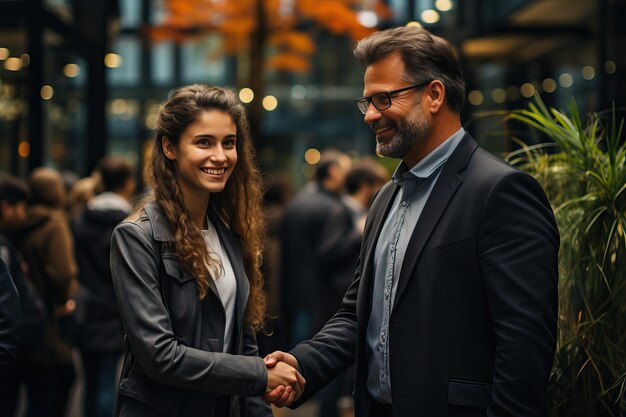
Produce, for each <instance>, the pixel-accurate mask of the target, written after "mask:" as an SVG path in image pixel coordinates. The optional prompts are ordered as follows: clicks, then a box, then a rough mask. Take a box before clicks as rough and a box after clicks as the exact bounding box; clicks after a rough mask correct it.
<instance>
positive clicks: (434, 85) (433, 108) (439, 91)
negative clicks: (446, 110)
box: [428, 80, 446, 113]
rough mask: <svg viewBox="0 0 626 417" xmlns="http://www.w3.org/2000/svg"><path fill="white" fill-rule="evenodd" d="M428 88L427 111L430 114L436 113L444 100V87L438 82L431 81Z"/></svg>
mask: <svg viewBox="0 0 626 417" xmlns="http://www.w3.org/2000/svg"><path fill="white" fill-rule="evenodd" d="M429 87H430V88H428V99H429V100H428V109H429V110H430V112H431V113H437V112H438V111H439V110H440V109H441V107H442V106H443V103H444V102H445V98H446V87H445V86H444V85H443V83H442V82H441V81H439V80H433V81H432V82H431V83H430V86H429Z"/></svg>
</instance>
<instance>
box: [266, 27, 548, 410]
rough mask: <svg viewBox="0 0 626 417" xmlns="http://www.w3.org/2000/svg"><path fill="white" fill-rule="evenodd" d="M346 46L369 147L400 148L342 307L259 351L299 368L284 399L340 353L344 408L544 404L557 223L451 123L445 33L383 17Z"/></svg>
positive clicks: (531, 189) (451, 60) (453, 111)
mask: <svg viewBox="0 0 626 417" xmlns="http://www.w3.org/2000/svg"><path fill="white" fill-rule="evenodd" d="M355 56H356V57H357V59H358V60H359V61H361V62H362V63H363V64H364V65H365V67H366V70H365V77H364V96H365V97H363V98H360V99H357V100H356V103H357V106H358V107H359V109H360V110H361V112H362V113H363V114H364V121H365V123H367V124H368V125H369V126H370V127H371V128H372V129H373V130H374V132H375V134H376V145H377V151H378V153H379V154H382V155H384V156H389V157H397V158H401V159H402V161H401V162H400V164H399V166H398V168H397V170H396V172H395V173H394V175H393V179H392V181H390V182H389V183H388V184H386V185H385V186H384V187H383V189H382V190H381V191H380V192H379V194H378V195H377V197H376V199H375V201H374V202H373V205H372V207H371V209H370V212H369V216H368V220H367V224H366V226H365V234H364V238H363V245H362V248H361V255H360V261H359V265H358V267H357V271H356V273H355V280H354V281H353V283H352V285H351V286H350V288H349V289H348V291H347V292H346V294H345V297H344V300H343V304H342V307H341V309H340V310H339V311H338V312H337V313H336V314H335V315H334V316H333V318H332V319H331V320H330V321H328V323H327V324H326V325H325V326H324V328H323V329H322V330H321V331H320V332H319V333H318V334H317V335H316V336H314V337H313V339H311V340H309V341H305V342H303V343H301V344H299V345H298V346H296V347H295V348H294V349H293V350H291V351H290V352H289V353H284V352H274V353H273V354H271V355H269V357H268V358H267V359H266V362H267V363H268V366H271V365H272V364H273V363H275V362H276V361H279V360H283V361H285V362H287V363H290V364H292V365H294V366H297V367H298V369H299V371H300V372H301V373H302V375H303V376H304V377H305V379H306V381H307V386H306V391H305V392H304V394H303V396H302V398H300V399H299V400H298V402H297V403H295V404H294V405H295V406H297V405H299V404H300V403H301V402H303V401H306V399H308V398H309V397H310V395H311V394H312V393H314V392H315V391H316V390H317V389H319V388H320V387H321V386H323V385H325V384H327V383H328V382H329V381H330V380H331V379H332V378H334V377H335V375H337V374H338V373H339V372H341V371H342V370H343V369H345V368H346V367H348V366H349V365H351V364H353V363H354V364H355V386H354V390H355V391H354V396H355V407H356V415H357V417H379V416H394V417H409V416H411V417H414V416H425V417H434V416H436V417H448V416H449V417H453V416H490V417H496V416H519V417H530V416H547V415H548V411H547V402H546V391H547V383H548V377H549V374H550V369H551V366H552V359H553V355H554V350H555V344H556V342H555V340H556V314H557V253H558V247H559V235H558V230H557V227H556V224H555V220H554V216H553V214H552V211H551V209H550V204H549V202H548V200H547V198H546V196H545V194H544V192H543V190H542V189H541V187H540V186H539V184H538V183H537V182H536V181H535V180H534V179H533V178H532V177H531V176H529V175H527V174H525V173H523V172H520V171H517V170H515V169H514V168H512V167H510V166H508V165H507V164H506V163H504V162H503V161H501V160H499V159H498V158H496V157H494V156H492V155H490V154H488V153H487V152H486V151H485V150H483V149H482V148H480V147H479V146H478V144H477V143H476V142H475V141H474V139H472V137H471V136H470V135H469V134H468V133H467V132H465V130H464V129H463V128H462V127H461V122H460V111H461V107H462V105H463V101H464V97H465V83H464V80H463V78H462V75H461V69H460V65H459V63H458V61H457V60H456V58H455V56H454V53H453V50H452V48H451V46H450V45H449V43H448V42H447V41H445V40H444V39H442V38H439V37H436V36H433V35H431V34H430V33H429V32H428V31H426V30H424V29H418V28H414V27H402V28H394V29H389V30H386V31H382V32H377V33H375V34H373V35H371V36H369V37H368V38H366V39H364V40H362V41H361V42H359V44H358V45H357V47H356V49H355ZM284 397H285V396H283V397H280V396H277V395H275V396H273V395H266V400H267V401H273V402H275V403H276V404H277V405H282V406H284V405H290V404H291V402H290V399H286V400H285V398H284Z"/></svg>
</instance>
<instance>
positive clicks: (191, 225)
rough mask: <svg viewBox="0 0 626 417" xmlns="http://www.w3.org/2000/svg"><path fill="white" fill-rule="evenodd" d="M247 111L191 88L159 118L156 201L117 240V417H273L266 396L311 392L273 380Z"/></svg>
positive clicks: (291, 375) (226, 95)
mask: <svg viewBox="0 0 626 417" xmlns="http://www.w3.org/2000/svg"><path fill="white" fill-rule="evenodd" d="M255 165H256V164H255V161H254V150H253V148H252V138H251V136H250V130H249V125H248V121H247V118H246V113H245V109H244V108H243V106H242V105H241V104H240V103H239V101H238V99H237V98H236V96H235V95H234V94H233V93H232V92H231V91H229V90H225V89H222V88H218V87H212V86H207V85H191V86H187V87H183V88H181V89H178V90H176V91H174V92H173V93H172V95H171V96H170V98H169V100H167V102H165V104H163V105H162V106H161V107H160V109H159V111H158V114H157V120H156V132H155V135H154V141H153V147H152V156H151V160H150V162H149V163H148V171H147V181H148V182H149V183H150V185H151V188H152V189H153V190H154V195H153V196H151V197H150V198H149V199H148V200H146V201H145V203H144V204H143V205H142V206H141V207H140V208H139V209H138V210H137V211H136V212H135V213H134V214H133V215H131V217H129V218H128V219H127V220H126V221H124V222H123V223H121V224H120V225H119V226H118V227H117V228H116V229H115V231H114V232H113V238H112V242H111V273H112V276H113V287H114V290H115V296H116V298H117V302H118V306H119V309H120V313H121V317H122V322H123V324H124V329H125V331H126V335H127V341H128V349H127V351H126V354H125V358H124V364H123V367H122V376H121V381H120V383H119V386H118V393H117V404H116V410H115V415H116V416H132V417H142V416H186V417H194V416H198V417H200V416H207V417H243V416H259V417H263V416H266V417H269V416H271V415H272V410H271V408H270V407H269V405H267V404H266V403H264V402H263V400H262V399H261V398H260V397H259V396H260V395H262V394H264V393H265V392H266V391H267V390H271V389H274V388H276V389H275V390H274V391H272V392H277V393H278V395H282V394H286V396H287V397H290V396H292V397H293V396H294V395H296V394H299V392H300V391H301V385H303V384H304V381H303V380H302V378H301V376H300V375H299V374H298V372H297V371H296V370H295V369H293V368H292V367H290V366H284V367H282V368H276V369H273V368H272V369H271V370H267V368H266V366H265V364H264V362H263V359H261V358H260V357H259V356H258V349H257V344H256V339H255V334H254V331H255V330H262V328H263V325H264V321H265V296H264V294H263V279H262V275H261V272H260V263H261V262H260V261H261V259H260V255H261V251H262V229H263V226H262V222H263V218H262V213H261V191H262V190H261V182H260V175H259V173H258V170H257V168H256V166H255Z"/></svg>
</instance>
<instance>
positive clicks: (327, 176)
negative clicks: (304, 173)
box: [277, 149, 361, 417]
mask: <svg viewBox="0 0 626 417" xmlns="http://www.w3.org/2000/svg"><path fill="white" fill-rule="evenodd" d="M351 166H352V161H351V160H350V158H349V157H348V155H346V154H345V153H343V152H340V151H337V150H334V149H328V150H324V151H323V152H322V154H321V158H320V161H319V162H318V163H317V164H316V165H315V172H314V176H313V181H311V182H310V183H308V184H306V185H305V187H304V188H303V189H302V190H301V191H300V192H299V193H298V194H297V195H296V196H295V197H294V198H293V200H291V202H290V203H289V204H288V206H287V208H286V209H285V212H284V215H283V221H282V226H281V240H282V242H281V243H282V271H281V275H282V279H281V287H282V294H281V299H282V314H281V324H282V325H283V327H282V328H281V329H280V330H281V331H285V330H286V331H287V335H288V336H287V337H285V336H281V335H277V340H278V341H280V343H281V344H283V341H284V340H285V339H286V340H287V345H288V346H294V345H295V344H297V343H298V342H300V341H302V340H305V339H307V338H310V337H312V336H313V335H314V334H315V333H316V332H317V331H318V330H320V329H321V328H322V326H323V325H324V323H326V321H327V320H328V319H329V318H330V317H331V316H332V314H333V313H334V312H335V311H336V310H337V308H339V306H340V305H341V298H342V296H343V294H344V293H345V291H346V288H347V287H348V285H349V284H350V281H351V280H352V276H353V272H354V267H355V265H356V259H357V257H358V251H359V246H360V244H361V233H360V232H359V231H357V230H356V228H355V227H354V225H353V220H352V216H351V215H350V211H349V210H348V208H347V207H346V205H345V204H344V201H343V196H344V195H345V185H346V175H347V174H348V172H349V170H350V168H351ZM340 385H341V382H340V379H338V380H337V381H336V382H335V383H334V384H332V385H331V386H329V387H327V388H326V389H325V390H324V391H323V392H321V393H320V394H319V395H318V396H317V397H316V398H317V400H318V401H319V413H318V415H319V416H321V417H335V416H337V415H338V406H337V400H338V398H339V393H340V390H339V387H340Z"/></svg>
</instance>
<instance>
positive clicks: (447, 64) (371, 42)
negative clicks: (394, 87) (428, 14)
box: [354, 26, 465, 113]
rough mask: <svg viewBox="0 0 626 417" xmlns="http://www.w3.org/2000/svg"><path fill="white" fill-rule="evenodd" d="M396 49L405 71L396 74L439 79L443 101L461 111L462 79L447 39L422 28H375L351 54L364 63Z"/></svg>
mask: <svg viewBox="0 0 626 417" xmlns="http://www.w3.org/2000/svg"><path fill="white" fill-rule="evenodd" d="M394 52H399V53H400V55H401V56H402V61H403V62H404V67H405V73H404V74H399V75H398V77H399V78H401V79H402V80H403V81H405V82H407V83H411V84H413V83H416V84H417V83H420V82H424V81H428V80H439V81H441V82H442V83H443V85H444V86H445V88H446V103H447V104H448V106H449V107H450V108H451V109H453V110H455V111H457V112H459V113H460V112H461V109H462V108H463V103H464V102H465V80H464V79H463V73H462V71H461V64H460V63H459V61H458V59H457V58H456V55H455V53H454V49H453V48H452V45H450V43H449V42H448V41H447V40H445V39H443V38H440V37H439V36H435V35H433V34H431V33H430V32H429V31H427V30H426V29H423V28H418V27H414V26H401V27H397V28H392V29H387V30H383V31H380V32H375V33H373V34H372V35H370V36H368V37H367V38H365V39H362V40H361V41H360V42H359V43H358V44H357V46H356V48H355V49H354V56H355V57H356V59H358V60H359V62H360V63H361V64H363V65H365V66H368V65H371V64H373V63H375V62H377V61H380V60H381V59H383V58H386V57H387V56H389V55H391V54H392V53H394Z"/></svg>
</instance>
